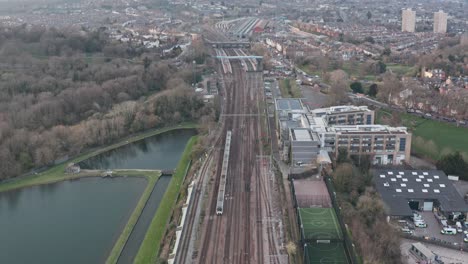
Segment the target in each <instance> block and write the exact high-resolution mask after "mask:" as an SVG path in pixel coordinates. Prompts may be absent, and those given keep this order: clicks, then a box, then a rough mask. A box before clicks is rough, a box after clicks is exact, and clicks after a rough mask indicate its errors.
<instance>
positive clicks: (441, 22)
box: [434, 11, 447, 33]
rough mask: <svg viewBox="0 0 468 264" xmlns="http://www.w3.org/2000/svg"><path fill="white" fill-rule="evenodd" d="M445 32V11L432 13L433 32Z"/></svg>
mask: <svg viewBox="0 0 468 264" xmlns="http://www.w3.org/2000/svg"><path fill="white" fill-rule="evenodd" d="M446 32H447V13H444V12H443V11H439V12H435V13H434V33H446Z"/></svg>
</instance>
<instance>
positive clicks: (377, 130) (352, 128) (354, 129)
mask: <svg viewBox="0 0 468 264" xmlns="http://www.w3.org/2000/svg"><path fill="white" fill-rule="evenodd" d="M328 132H336V133H341V134H407V133H408V130H407V128H406V127H391V126H385V125H343V126H333V127H328Z"/></svg>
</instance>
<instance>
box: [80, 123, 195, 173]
mask: <svg viewBox="0 0 468 264" xmlns="http://www.w3.org/2000/svg"><path fill="white" fill-rule="evenodd" d="M195 134H196V130H194V129H179V130H173V131H169V132H165V133H162V134H159V135H156V136H153V137H149V138H146V139H142V140H140V141H137V142H135V143H132V144H128V145H125V146H123V147H120V148H117V149H114V150H111V151H108V152H105V153H102V154H100V155H97V156H94V157H92V158H89V159H87V160H85V161H82V162H80V164H79V165H80V167H81V168H82V169H149V170H151V169H171V170H172V169H175V167H176V166H177V163H178V162H179V159H180V156H181V154H182V152H183V151H184V149H185V145H186V144H187V141H188V140H189V139H190V137H192V136H194V135H195Z"/></svg>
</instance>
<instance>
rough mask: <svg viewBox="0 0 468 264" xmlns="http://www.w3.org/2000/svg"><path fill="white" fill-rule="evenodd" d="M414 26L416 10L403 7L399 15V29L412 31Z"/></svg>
mask: <svg viewBox="0 0 468 264" xmlns="http://www.w3.org/2000/svg"><path fill="white" fill-rule="evenodd" d="M415 28H416V11H413V10H411V9H405V10H403V12H402V15H401V31H404V32H414V31H415Z"/></svg>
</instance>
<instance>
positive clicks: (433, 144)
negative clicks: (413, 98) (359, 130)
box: [377, 110, 468, 160]
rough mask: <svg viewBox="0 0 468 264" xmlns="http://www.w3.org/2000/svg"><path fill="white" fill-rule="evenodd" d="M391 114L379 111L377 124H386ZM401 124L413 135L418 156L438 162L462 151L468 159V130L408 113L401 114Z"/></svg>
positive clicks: (414, 148)
mask: <svg viewBox="0 0 468 264" xmlns="http://www.w3.org/2000/svg"><path fill="white" fill-rule="evenodd" d="M390 116H391V112H390V111H384V110H379V111H377V122H378V123H385V118H386V117H388V118H390ZM399 116H400V118H401V124H402V125H403V126H406V127H408V128H409V130H410V131H411V133H412V134H413V139H412V144H411V147H412V152H413V153H414V154H416V155H417V156H421V157H425V158H429V159H432V160H437V159H439V158H440V157H441V156H443V155H446V154H449V153H452V152H454V151H460V152H461V153H462V154H463V155H464V157H465V158H467V157H468V139H467V135H468V129H467V128H464V127H457V126H455V125H454V124H449V123H445V122H439V121H435V120H430V119H424V118H421V117H418V116H415V115H410V114H407V113H399Z"/></svg>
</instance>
